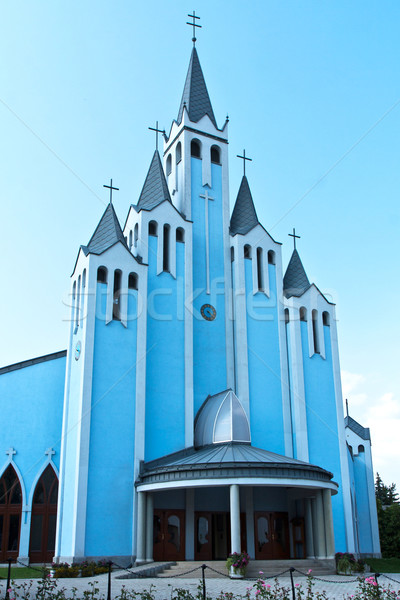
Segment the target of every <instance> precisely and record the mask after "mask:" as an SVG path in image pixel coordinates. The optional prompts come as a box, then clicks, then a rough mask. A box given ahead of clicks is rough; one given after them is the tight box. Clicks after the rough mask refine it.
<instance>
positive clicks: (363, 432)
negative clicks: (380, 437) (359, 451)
mask: <svg viewBox="0 0 400 600" xmlns="http://www.w3.org/2000/svg"><path fill="white" fill-rule="evenodd" d="M344 426H345V427H348V428H349V429H351V430H352V431H354V433H356V434H357V435H358V436H359V437H360V438H361V439H362V440H371V433H370V430H369V427H363V426H362V425H360V423H357V421H356V420H355V419H353V418H352V417H349V416H347V417H345V418H344Z"/></svg>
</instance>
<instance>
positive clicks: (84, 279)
mask: <svg viewBox="0 0 400 600" xmlns="http://www.w3.org/2000/svg"><path fill="white" fill-rule="evenodd" d="M85 287H86V269H83V273H82V289H83V290H84V289H85Z"/></svg>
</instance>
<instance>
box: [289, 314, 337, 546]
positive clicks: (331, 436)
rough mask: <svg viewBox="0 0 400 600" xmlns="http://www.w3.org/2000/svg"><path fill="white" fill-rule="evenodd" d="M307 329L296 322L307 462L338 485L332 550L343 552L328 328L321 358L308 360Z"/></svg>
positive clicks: (334, 509)
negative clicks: (330, 477)
mask: <svg viewBox="0 0 400 600" xmlns="http://www.w3.org/2000/svg"><path fill="white" fill-rule="evenodd" d="M307 325H308V323H307V322H304V321H302V322H300V326H301V339H302V348H303V369H304V385H305V400H306V414H307V429H308V446H309V462H310V463H312V464H316V465H318V466H320V467H323V468H324V469H327V470H328V471H331V472H332V473H334V480H335V481H336V482H337V483H338V484H339V490H338V494H337V495H335V496H332V511H333V518H334V530H335V547H336V550H337V551H342V552H343V551H344V549H345V548H346V531H345V520H344V507H343V491H342V480H341V463H340V450H339V437H338V428H337V414H336V400H335V388H334V379H333V366H332V349H331V336H330V328H329V327H328V326H326V325H324V326H323V335H324V344H325V358H322V356H321V355H319V354H317V353H314V354H313V355H312V356H311V357H310V355H309V348H310V346H309V339H308V331H309V330H308V327H307Z"/></svg>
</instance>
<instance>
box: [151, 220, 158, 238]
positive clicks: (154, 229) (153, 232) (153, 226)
mask: <svg viewBox="0 0 400 600" xmlns="http://www.w3.org/2000/svg"><path fill="white" fill-rule="evenodd" d="M149 235H157V223H156V222H155V221H150V223H149Z"/></svg>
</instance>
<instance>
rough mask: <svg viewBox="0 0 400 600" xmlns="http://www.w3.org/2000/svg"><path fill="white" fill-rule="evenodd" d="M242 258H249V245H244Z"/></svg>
mask: <svg viewBox="0 0 400 600" xmlns="http://www.w3.org/2000/svg"><path fill="white" fill-rule="evenodd" d="M243 256H244V257H245V258H251V246H249V244H246V245H245V247H244V248H243Z"/></svg>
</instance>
